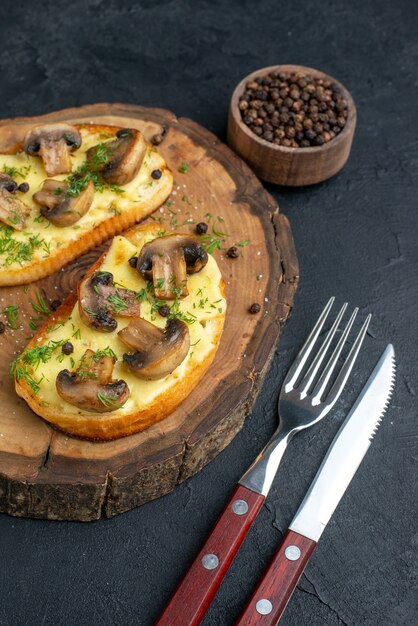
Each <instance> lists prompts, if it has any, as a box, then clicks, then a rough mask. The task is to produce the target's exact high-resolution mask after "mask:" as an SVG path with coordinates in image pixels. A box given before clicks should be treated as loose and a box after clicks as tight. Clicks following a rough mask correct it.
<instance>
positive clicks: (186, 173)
mask: <svg viewBox="0 0 418 626" xmlns="http://www.w3.org/2000/svg"><path fill="white" fill-rule="evenodd" d="M58 121H66V122H69V123H89V122H91V123H95V124H109V125H116V126H119V127H130V128H137V129H139V130H141V131H142V132H143V134H144V136H145V138H146V140H147V141H150V142H154V143H156V144H158V151H159V152H160V153H161V154H162V156H163V157H164V159H165V160H166V162H167V164H168V167H169V168H170V169H171V171H172V172H173V174H174V179H175V180H174V186H173V191H172V194H171V196H170V197H169V199H168V200H167V201H166V202H165V204H164V205H163V206H162V207H161V208H160V209H157V211H156V212H155V213H154V214H153V216H152V217H151V218H148V221H154V222H157V223H159V224H160V225H161V226H162V227H163V228H164V229H165V230H166V231H167V232H171V231H176V232H185V233H196V230H197V231H198V232H199V236H200V237H201V240H202V242H203V243H204V245H205V247H206V248H207V250H208V251H209V252H211V253H212V254H213V255H214V257H215V258H216V260H217V263H218V265H219V267H220V269H221V272H222V275H223V279H224V281H225V283H226V297H227V301H228V313H227V316H226V321H225V328H224V333H223V336H222V340H221V344H220V347H219V350H218V353H217V355H216V358H215V361H214V362H213V364H212V365H211V367H210V369H209V371H208V372H207V373H206V375H205V378H204V379H203V381H202V383H201V384H200V385H199V386H198V387H197V388H196V389H195V390H194V391H193V392H192V394H191V395H190V396H189V397H188V398H187V399H186V400H185V401H184V402H183V403H182V404H181V405H180V407H179V408H177V409H176V410H175V411H174V412H173V413H172V414H171V415H170V416H169V417H168V418H166V419H165V420H163V421H162V422H159V423H157V424H154V425H153V426H151V427H150V428H148V429H147V430H145V431H143V432H141V433H137V434H135V435H132V436H129V437H125V438H122V439H118V440H116V441H111V442H94V441H83V440H80V439H77V438H74V437H70V436H67V435H64V434H62V433H60V432H58V431H56V430H54V429H53V428H52V427H51V426H50V425H48V424H47V423H46V422H44V421H43V420H42V419H41V418H39V417H38V416H37V415H35V414H34V413H32V411H31V410H30V409H29V407H28V406H27V405H26V403H25V402H24V401H23V400H21V399H20V398H18V396H17V395H16V394H15V391H14V383H13V379H12V378H10V377H9V371H8V370H9V363H10V361H11V360H12V359H13V358H15V357H16V356H17V355H18V354H19V353H20V352H21V350H22V349H23V348H24V346H25V345H26V343H27V339H28V337H30V336H31V335H32V334H33V333H34V330H35V329H36V327H37V326H39V325H41V324H42V323H43V322H44V321H45V320H46V319H47V317H48V315H49V314H50V312H51V310H53V309H54V308H55V307H56V306H57V305H58V304H59V302H61V301H63V300H64V299H65V297H66V296H67V295H68V294H69V293H70V292H71V291H72V290H73V289H74V287H75V286H76V285H77V283H78V282H79V280H80V279H81V278H82V277H83V275H84V274H85V272H86V270H87V268H88V267H89V266H90V265H91V264H92V263H93V262H94V261H95V260H96V259H97V258H98V257H99V256H100V254H101V253H102V252H103V251H104V250H105V249H106V244H104V245H102V246H100V247H99V248H96V249H94V250H92V251H90V252H89V253H88V254H85V255H83V256H82V257H80V258H79V259H78V260H76V261H74V262H73V263H71V264H70V265H68V266H66V267H65V268H63V269H62V270H61V271H59V272H57V273H55V274H53V275H52V276H49V277H48V278H44V279H42V280H40V281H38V282H37V283H32V284H31V285H28V286H16V287H3V288H1V289H0V321H1V322H2V323H3V324H4V326H5V332H3V333H2V334H0V350H1V354H2V357H3V358H2V361H1V364H0V371H1V379H0V380H1V386H0V511H2V512H7V513H9V514H11V515H16V516H23V517H35V518H45V519H67V520H70V519H72V520H82V521H90V520H94V519H98V518H99V517H100V516H101V515H104V516H107V517H112V516H114V515H117V514H119V513H122V512H124V511H127V510H129V509H132V508H134V507H136V506H139V505H141V504H144V503H145V502H147V501H149V500H152V499H154V498H156V497H159V496H162V495H164V494H166V493H168V492H169V491H171V490H172V489H173V488H174V487H175V485H176V484H178V483H180V482H182V481H183V480H185V479H187V478H189V477H190V476H192V475H193V474H195V473H196V472H198V471H199V470H200V469H201V468H202V467H203V466H204V465H205V464H206V463H208V462H209V461H211V460H212V459H213V458H214V457H215V456H216V455H217V454H218V453H219V452H220V451H221V450H222V449H223V448H225V446H226V445H228V443H229V442H230V441H231V440H232V439H233V437H234V436H235V435H236V433H237V432H238V431H239V430H240V428H241V427H242V425H243V422H244V418H245V416H246V415H247V414H248V412H249V411H250V410H251V406H252V404H253V402H254V400H255V397H256V395H257V392H258V390H259V388H260V385H261V383H262V381H263V379H264V376H265V374H266V372H267V369H268V366H269V363H270V361H271V358H272V356H273V353H274V350H275V348H276V346H277V343H278V340H279V336H280V330H281V327H282V325H283V324H284V323H285V321H286V319H287V317H288V316H289V314H290V312H291V309H292V304H293V296H294V293H295V290H296V287H297V283H298V262H297V257H296V253H295V250H294V246H293V240H292V235H291V230H290V226H289V223H288V221H287V219H286V217H285V216H283V215H282V214H280V213H279V209H278V207H277V205H276V203H275V201H274V200H273V198H272V197H271V196H269V194H267V192H266V191H265V190H264V188H263V187H262V185H261V183H260V182H259V181H258V179H257V178H256V177H255V176H254V174H252V172H251V171H250V170H249V169H248V167H247V166H246V165H245V164H244V162H243V161H241V160H240V159H239V158H238V157H237V156H236V155H235V154H234V153H233V152H232V151H231V150H229V148H227V146H225V145H224V144H222V143H221V142H220V141H219V140H218V139H217V138H216V137H215V136H214V135H212V134H211V133H210V132H209V131H207V130H206V129H204V128H202V127H201V126H199V125H197V124H196V123H194V122H192V121H191V120H188V119H183V118H180V119H177V118H176V117H175V116H174V115H173V114H172V113H170V112H168V111H165V110H163V109H150V108H144V107H140V106H135V105H123V104H97V105H87V106H84V107H80V108H77V109H66V110H63V111H58V112H55V113H50V114H47V115H44V116H41V117H37V118H18V119H14V120H3V121H0V152H5V151H6V150H7V148H9V147H10V146H13V145H15V144H17V143H18V142H20V141H21V140H22V137H23V136H24V134H25V133H26V131H27V130H28V129H29V128H30V127H31V126H33V125H35V124H36V125H39V124H42V123H47V122H58ZM198 224H199V228H197V225H198ZM202 224H206V225H207V230H206V232H204V231H205V227H204V226H202ZM231 248H233V249H232V250H231ZM254 305H259V306H254ZM250 309H251V310H252V311H253V312H252V313H251V312H250Z"/></svg>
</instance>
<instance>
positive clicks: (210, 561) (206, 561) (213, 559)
mask: <svg viewBox="0 0 418 626" xmlns="http://www.w3.org/2000/svg"><path fill="white" fill-rule="evenodd" d="M202 565H203V567H204V568H205V569H216V568H217V567H218V565H219V559H218V557H217V556H216V554H205V556H204V557H203V558H202Z"/></svg>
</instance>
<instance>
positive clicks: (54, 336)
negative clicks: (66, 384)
mask: <svg viewBox="0 0 418 626" xmlns="http://www.w3.org/2000/svg"><path fill="white" fill-rule="evenodd" d="M144 233H145V234H144V235H143V236H142V237H141V238H140V240H139V241H138V240H137V245H133V243H131V242H130V241H129V240H128V239H127V238H125V237H123V236H118V237H115V238H114V239H113V242H112V244H111V247H110V249H109V251H108V253H107V255H106V257H105V259H104V261H103V263H102V265H101V267H100V268H96V269H100V270H101V271H108V272H111V273H112V274H113V277H114V281H115V283H118V285H120V286H123V287H126V288H128V289H132V290H134V291H137V292H140V293H142V294H144V296H145V293H146V292H147V283H146V281H144V279H143V278H142V277H141V276H140V274H139V273H138V272H137V271H136V269H133V268H132V267H131V266H130V265H129V263H128V261H129V259H130V258H131V257H132V256H136V255H138V252H139V251H140V249H141V248H142V246H143V245H144V244H145V243H147V241H150V240H151V239H154V238H155V233H154V234H153V233H152V232H147V231H144ZM136 239H137V238H136ZM188 291H189V295H188V296H187V297H186V298H183V299H181V300H179V301H178V309H179V315H180V316H181V318H182V319H184V320H185V321H187V323H188V328H189V332H190V349H189V353H188V355H187V356H186V358H185V359H184V361H183V362H182V363H181V364H180V366H179V367H177V368H176V369H175V370H174V372H172V373H171V374H169V375H168V376H166V377H165V378H163V379H160V380H141V379H139V378H137V377H136V376H135V375H134V374H132V373H131V372H130V371H129V370H128V368H127V367H126V366H125V365H124V363H123V361H122V355H123V353H124V352H128V349H127V346H126V345H125V344H124V343H123V342H122V341H121V340H120V339H119V337H118V336H117V332H118V331H119V330H121V329H122V328H124V327H125V326H127V325H128V324H129V321H130V320H129V319H127V318H122V317H120V316H117V315H115V318H116V320H117V322H118V327H117V329H116V330H115V331H114V332H112V333H101V332H98V331H96V330H94V329H92V328H89V327H87V326H86V325H85V324H84V323H83V321H82V320H81V319H80V315H79V311H78V303H77V304H76V305H75V306H74V308H73V310H72V312H71V314H70V315H69V317H68V318H67V319H66V320H63V323H60V324H58V325H57V326H56V327H55V328H54V329H52V330H49V332H46V333H43V335H42V336H41V337H39V338H38V343H39V345H44V344H45V343H48V342H58V344H59V346H61V345H62V342H63V341H70V342H71V343H72V344H73V346H74V352H73V353H72V354H71V355H68V356H66V355H63V354H62V352H61V347H57V349H56V350H55V351H54V352H53V354H52V357H51V358H50V359H49V360H48V361H47V362H46V363H40V364H39V366H38V367H37V369H36V371H35V372H34V376H35V378H36V379H38V380H39V381H40V383H39V391H38V394H37V396H36V402H37V404H39V405H40V406H43V407H45V409H46V412H47V413H48V410H49V408H51V410H53V412H54V413H55V414H57V415H60V414H65V415H74V416H76V415H79V414H81V413H83V414H88V412H86V411H81V410H80V409H78V408H77V407H75V406H73V405H71V404H69V403H67V402H66V401H65V400H63V399H62V398H61V397H60V396H59V395H58V393H57V391H56V388H55V381H56V377H57V375H58V373H59V372H60V371H61V370H62V369H69V370H70V371H72V370H74V369H75V367H78V365H79V363H80V359H81V357H82V355H83V354H84V352H85V351H86V350H87V349H88V348H90V349H91V350H94V351H96V350H104V349H105V348H109V347H110V348H111V349H112V350H113V351H114V352H115V354H116V356H117V357H118V361H117V362H116V364H115V367H114V370H113V378H114V379H123V380H125V381H126V383H127V384H128V386H129V389H130V396H129V398H128V400H127V402H126V403H125V404H124V406H123V407H121V408H119V409H117V410H115V411H112V413H111V414H112V415H115V414H116V415H125V414H132V413H136V412H140V411H142V410H144V409H145V408H146V407H147V406H148V405H150V404H151V403H152V402H153V401H154V400H155V399H156V398H158V396H161V395H162V394H164V393H165V392H169V391H170V390H171V389H172V388H174V387H175V386H176V384H177V383H178V382H179V381H182V380H186V382H187V378H188V376H189V375H190V373H191V372H192V371H193V369H194V368H195V367H196V366H198V365H199V364H200V363H202V362H204V361H205V359H207V358H208V356H209V355H210V354H211V353H212V352H213V351H214V350H216V348H217V346H218V343H219V338H220V332H221V330H222V324H223V319H224V316H225V310H226V300H225V298H224V295H223V281H222V277H221V273H220V270H219V268H218V266H217V264H216V261H215V260H214V258H213V257H212V256H211V255H209V259H208V263H207V265H206V266H205V267H204V268H203V269H202V270H201V271H200V272H199V273H197V274H194V275H192V276H189V277H188ZM152 304H153V302H152V298H150V299H147V298H146V297H145V299H144V301H142V302H141V317H144V318H145V319H146V320H148V321H151V322H152V323H153V324H155V325H156V326H158V327H161V328H163V327H164V326H165V324H166V321H167V320H166V319H165V318H163V317H161V316H160V315H159V314H158V312H157V311H156V310H155V307H153V306H152ZM58 313H59V311H58ZM74 364H75V367H74ZM35 410H36V409H35ZM41 414H42V413H41ZM91 415H92V417H94V419H98V420H99V419H106V415H109V414H108V413H107V414H102V415H98V414H97V413H91ZM46 419H48V416H47V415H46Z"/></svg>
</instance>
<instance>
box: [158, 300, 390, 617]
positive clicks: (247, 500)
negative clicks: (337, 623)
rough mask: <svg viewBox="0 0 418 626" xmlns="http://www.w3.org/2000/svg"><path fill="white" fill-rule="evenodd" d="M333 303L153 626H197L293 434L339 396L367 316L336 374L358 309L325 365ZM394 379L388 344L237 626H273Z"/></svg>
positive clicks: (332, 334)
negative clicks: (273, 420) (274, 419)
mask: <svg viewBox="0 0 418 626" xmlns="http://www.w3.org/2000/svg"><path fill="white" fill-rule="evenodd" d="M333 302H334V298H331V299H330V300H329V302H328V303H327V305H326V306H325V308H324V310H323V311H322V313H321V315H320V316H319V319H318V321H317V322H316V324H315V326H314V328H313V329H312V331H311V333H310V335H309V337H308V339H307V340H306V342H305V344H304V345H303V347H302V349H301V350H300V352H299V354H298V355H297V357H296V359H295V361H294V363H293V364H292V366H291V368H290V370H289V372H288V373H287V376H286V378H285V380H284V382H283V385H282V388H281V392H280V397H279V403H278V413H279V418H280V422H279V426H278V428H277V430H276V431H275V433H274V434H273V436H272V437H271V439H270V441H269V442H268V443H267V445H266V446H265V448H264V449H263V450H262V452H261V453H260V454H259V455H258V457H257V458H256V459H255V461H254V463H253V464H252V465H251V466H250V468H249V469H248V470H247V472H246V473H245V474H244V475H243V476H242V478H241V479H240V480H239V482H238V484H237V486H236V488H235V490H234V491H233V493H232V496H231V498H230V499H229V501H228V504H227V505H226V507H225V509H224V511H223V513H222V514H221V516H220V517H219V519H218V521H217V522H216V524H215V526H214V527H213V529H212V531H211V533H210V535H209V537H208V538H207V540H206V542H205V543H204V545H203V546H202V548H201V550H200V552H199V553H198V555H197V556H196V558H195V560H194V561H193V563H192V565H191V566H190V568H189V570H188V572H187V573H186V575H185V577H184V578H183V580H182V581H181V583H180V584H179V586H178V588H177V590H176V591H175V593H174V595H173V596H172V598H171V600H170V601H169V603H168V605H167V607H166V608H165V610H164V611H163V613H162V615H161V616H160V618H159V619H158V621H157V626H197V625H198V624H200V623H201V620H202V619H203V617H204V615H205V613H206V611H207V609H208V607H209V605H210V603H211V601H212V599H213V597H214V595H215V593H216V591H217V590H218V588H219V586H220V584H221V582H222V580H223V578H224V576H225V574H226V572H227V571H228V569H229V567H230V565H231V563H232V561H233V559H234V557H235V555H236V553H237V551H238V549H239V547H240V546H241V544H242V542H243V540H244V538H245V537H246V535H247V533H248V531H249V529H250V527H251V526H252V524H253V522H254V520H255V518H256V517H257V515H258V513H259V511H260V509H261V507H262V505H263V503H264V501H265V499H266V497H267V495H268V493H269V490H270V487H271V485H272V482H273V480H274V477H275V475H276V473H277V470H278V468H279V466H280V462H281V459H282V457H283V454H284V452H285V450H286V447H287V445H288V443H289V441H290V440H291V439H292V437H293V436H294V435H295V434H296V433H298V432H299V431H301V430H304V429H305V428H308V427H309V426H312V425H313V424H315V423H317V422H319V421H320V420H321V419H322V418H323V417H325V415H327V414H328V413H329V412H330V411H331V409H332V407H333V406H334V404H335V403H336V401H337V400H338V398H339V397H340V395H341V392H342V390H343V388H344V386H345V384H346V382H347V380H348V378H349V376H350V373H351V371H352V369H353V366H354V364H355V361H356V359H357V356H358V354H359V351H360V348H361V345H362V343H363V340H364V337H365V335H366V332H367V328H368V325H369V323H370V318H371V316H370V315H368V316H367V317H366V319H365V321H364V322H363V325H362V327H361V329H360V331H359V333H358V334H357V336H356V337H355V339H354V341H352V345H351V349H350V350H349V353H348V356H347V357H346V358H345V360H344V362H343V364H342V366H341V367H340V368H339V370H338V371H337V369H338V368H337V366H338V362H339V359H340V357H341V353H342V351H343V348H344V346H345V345H346V344H347V343H348V337H349V334H350V331H351V328H352V326H353V323H354V320H355V318H356V315H357V313H358V309H354V311H353V313H352V314H351V316H350V318H349V320H348V322H347V324H346V326H345V328H344V329H343V331H342V332H341V336H340V338H339V340H338V341H337V342H336V345H335V347H334V349H333V350H332V353H331V356H330V357H329V358H327V355H328V352H329V351H330V350H331V344H332V342H333V339H334V338H335V337H336V334H337V332H338V330H339V326H340V324H341V320H342V317H343V315H344V312H345V310H346V308H347V304H344V305H343V307H342V308H341V310H340V311H339V313H338V314H337V316H336V318H335V321H334V323H333V324H332V326H331V328H330V330H329V331H328V332H327V334H326V335H325V338H324V340H323V342H322V344H321V346H320V347H319V349H318V350H317V351H316V352H315V350H314V348H315V344H316V342H317V340H318V338H319V336H320V334H321V331H322V329H323V327H324V324H325V322H326V320H327V318H328V315H329V312H330V310H331V307H332V305H333ZM394 380H395V353H394V349H393V346H392V345H391V344H389V345H388V346H387V348H386V350H385V351H384V353H383V354H382V356H381V357H380V359H379V361H378V363H377V365H376V366H375V368H374V370H373V372H372V374H371V375H370V378H369V379H368V381H367V383H366V384H365V386H364V387H363V389H362V391H361V393H360V395H359V397H358V399H357V400H356V402H355V404H354V406H353V407H352V409H351V410H350V412H349V414H348V415H347V417H346V419H345V421H344V422H343V424H342V426H341V427H340V429H339V431H338V433H337V435H336V436H335V438H334V440H333V442H332V444H331V446H330V448H329V449H328V452H327V454H326V456H325V458H324V460H323V462H322V464H321V466H320V468H319V470H318V472H317V474H316V477H315V478H314V480H313V482H312V484H311V486H310V488H309V490H308V492H307V494H306V496H305V498H304V500H303V502H302V504H301V505H300V507H299V510H298V511H297V513H296V515H295V517H294V518H293V520H292V522H291V524H290V526H289V529H288V531H287V532H286V534H285V535H284V537H283V540H282V542H281V544H280V546H279V548H278V550H277V552H276V554H275V556H274V557H273V559H272V561H271V563H270V564H269V566H268V568H267V569H266V571H265V573H264V575H263V576H262V579H261V581H260V582H259V584H258V586H257V588H256V589H255V591H254V592H253V595H252V597H251V598H250V600H249V602H248V604H247V606H246V607H245V609H244V611H243V613H242V614H241V616H240V617H239V619H238V622H237V625H238V626H255V625H258V624H259V625H260V626H274V625H275V624H277V623H278V621H279V620H280V617H281V615H282V614H283V611H284V610H285V607H286V604H287V602H288V601H289V599H290V597H291V595H292V592H293V590H294V588H295V586H296V585H297V582H298V580H299V578H300V576H301V575H302V573H303V571H304V569H305V567H306V564H307V563H308V561H309V559H310V558H311V556H312V554H313V552H314V550H315V548H316V545H317V543H318V541H319V539H320V537H321V534H322V532H323V531H324V529H325V527H326V525H327V523H328V521H329V520H330V518H331V516H332V514H333V513H334V511H335V509H336V507H337V506H338V503H339V501H340V499H341V498H342V496H343V495H344V493H345V491H346V489H347V487H348V485H349V484H350V482H351V480H352V478H353V476H354V474H355V473H356V471H357V469H358V467H359V465H360V463H361V461H362V459H363V457H364V456H365V454H366V452H367V450H368V448H369V446H370V443H371V441H372V439H373V436H374V434H375V432H376V430H377V428H378V426H379V424H380V422H381V420H382V417H383V415H384V413H385V411H386V409H387V407H388V404H389V400H390V397H391V393H392V390H393V385H394Z"/></svg>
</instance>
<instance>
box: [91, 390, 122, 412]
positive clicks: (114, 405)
mask: <svg viewBox="0 0 418 626" xmlns="http://www.w3.org/2000/svg"><path fill="white" fill-rule="evenodd" d="M97 399H98V400H99V402H101V403H102V404H103V406H105V407H106V408H107V409H121V408H122V405H121V404H119V402H117V401H116V400H114V399H113V398H109V397H108V396H106V395H105V394H104V393H101V392H100V391H99V392H98V393H97Z"/></svg>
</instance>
